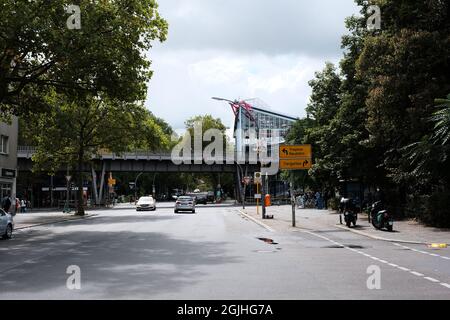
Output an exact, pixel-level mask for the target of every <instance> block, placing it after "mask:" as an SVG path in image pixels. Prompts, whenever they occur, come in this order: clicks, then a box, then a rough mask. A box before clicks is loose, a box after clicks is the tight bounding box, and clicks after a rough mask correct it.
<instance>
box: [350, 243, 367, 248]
mask: <svg viewBox="0 0 450 320" xmlns="http://www.w3.org/2000/svg"><path fill="white" fill-rule="evenodd" d="M346 247H348V248H350V249H365V247H363V246H358V245H354V244H350V245H346Z"/></svg>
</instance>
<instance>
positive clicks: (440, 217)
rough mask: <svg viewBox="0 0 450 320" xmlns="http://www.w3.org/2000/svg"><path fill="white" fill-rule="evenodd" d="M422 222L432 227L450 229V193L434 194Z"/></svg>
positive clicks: (430, 198)
mask: <svg viewBox="0 0 450 320" xmlns="http://www.w3.org/2000/svg"><path fill="white" fill-rule="evenodd" d="M422 220H423V221H424V222H425V223H427V224H429V225H431V226H435V227H441V228H450V192H437V193H434V194H432V195H431V197H429V200H428V203H427V209H426V210H425V213H424V215H423V217H422Z"/></svg>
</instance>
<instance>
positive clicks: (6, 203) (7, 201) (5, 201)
mask: <svg viewBox="0 0 450 320" xmlns="http://www.w3.org/2000/svg"><path fill="white" fill-rule="evenodd" d="M11 204H12V203H11V197H10V195H9V194H6V195H5V197H4V198H3V199H2V209H3V210H5V212H9V209H11Z"/></svg>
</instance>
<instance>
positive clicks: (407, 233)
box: [239, 206, 450, 245]
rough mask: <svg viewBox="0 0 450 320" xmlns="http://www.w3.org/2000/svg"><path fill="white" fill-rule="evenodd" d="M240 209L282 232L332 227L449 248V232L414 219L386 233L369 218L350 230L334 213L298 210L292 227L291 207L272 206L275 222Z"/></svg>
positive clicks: (363, 217)
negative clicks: (445, 245)
mask: <svg viewBox="0 0 450 320" xmlns="http://www.w3.org/2000/svg"><path fill="white" fill-rule="evenodd" d="M239 210H240V211H241V212H244V213H245V214H247V215H248V216H249V217H251V218H253V219H255V220H257V221H258V222H259V223H263V224H264V225H266V226H268V227H269V228H271V229H273V230H274V231H279V232H286V231H294V230H301V229H307V230H329V229H330V228H342V229H345V230H348V231H349V232H354V233H357V234H360V235H363V236H366V237H370V238H373V239H377V240H384V241H392V242H405V243H419V244H431V243H446V244H449V245H450V230H449V229H437V228H431V227H426V226H424V225H422V224H420V223H417V222H415V221H411V220H404V221H395V222H394V232H387V231H381V230H376V229H375V228H374V227H373V226H372V225H371V224H369V222H368V219H367V215H366V214H361V215H359V216H358V224H357V226H356V228H350V229H349V228H347V227H346V226H345V225H341V224H340V223H339V214H337V213H334V212H332V211H327V210H314V209H298V208H296V209H295V212H296V215H295V216H296V228H293V227H292V207H291V206H273V207H269V208H268V209H267V214H269V215H273V216H274V219H273V220H263V219H262V218H261V215H262V214H261V212H262V209H261V208H259V215H257V214H256V207H247V208H246V209H245V210H242V208H240V209H239Z"/></svg>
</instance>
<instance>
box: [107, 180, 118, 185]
mask: <svg viewBox="0 0 450 320" xmlns="http://www.w3.org/2000/svg"><path fill="white" fill-rule="evenodd" d="M108 184H109V185H110V186H115V185H116V179H112V178H109V179H108Z"/></svg>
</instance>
